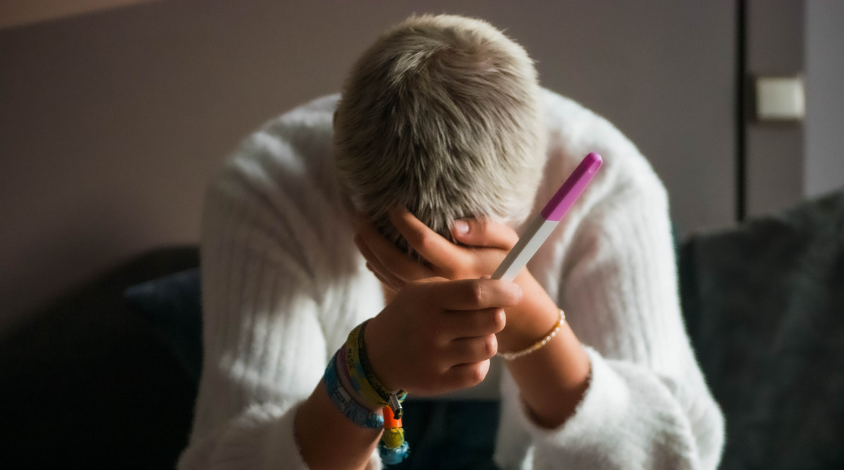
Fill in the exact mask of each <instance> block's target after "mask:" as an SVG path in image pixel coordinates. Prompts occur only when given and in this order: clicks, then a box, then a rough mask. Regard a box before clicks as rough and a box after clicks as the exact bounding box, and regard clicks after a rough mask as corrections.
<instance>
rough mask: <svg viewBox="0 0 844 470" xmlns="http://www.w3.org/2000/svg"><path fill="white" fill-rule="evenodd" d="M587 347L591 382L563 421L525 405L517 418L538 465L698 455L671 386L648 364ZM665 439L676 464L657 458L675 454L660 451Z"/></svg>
mask: <svg viewBox="0 0 844 470" xmlns="http://www.w3.org/2000/svg"><path fill="white" fill-rule="evenodd" d="M586 352H587V354H588V355H589V358H590V360H591V362H592V377H591V381H590V384H589V388H588V389H587V391H586V394H585V395H584V397H583V400H582V401H581V402H580V404H579V405H578V406H577V408H576V410H575V413H574V415H572V417H571V418H569V419H568V421H566V422H565V423H564V424H563V425H562V426H560V427H559V428H556V429H547V428H543V427H540V426H538V425H537V424H535V423H534V422H533V421H532V420H531V419H530V414H529V413H530V412H529V410H527V408H526V407H525V406H524V404H522V406H521V412H520V413H519V418H518V419H519V421H520V424H521V425H522V426H523V427H524V429H525V430H527V432H528V433H529V434H530V436H531V440H532V442H533V443H534V445H535V449H534V458H535V465H534V470H540V469H544V468H552V467H551V466H552V463H553V468H601V469H603V468H607V469H621V468H683V467H685V465H684V464H683V463H682V462H683V461H686V462H688V460H687V459H688V458H689V457H691V459H692V460H694V458H695V457H694V454H695V452H694V449H692V448H689V444H690V443H691V441H692V436H691V432H690V429H689V428H688V425H687V424H686V423H684V420H683V419H682V418H681V417H682V412H681V410H680V409H679V407H678V406H677V404H676V402H675V401H674V399H673V398H672V396H671V394H670V393H669V392H668V390H667V388H666V387H664V386H663V385H662V384H661V383H660V382H659V381H658V380H657V379H656V378H655V377H654V376H653V375H651V374H648V373H647V372H646V371H644V370H639V368H636V367H635V366H632V365H626V364H622V363H618V362H615V361H607V360H605V359H604V358H603V357H601V355H600V354H598V353H597V352H595V351H594V350H592V349H591V348H586ZM610 362H612V365H611V364H610ZM616 366H619V367H616ZM672 436H677V437H680V436H682V437H680V439H676V440H675V439H673V438H672ZM667 441H675V442H667ZM666 445H668V446H670V447H671V448H672V450H673V451H674V452H676V454H674V457H677V458H678V459H677V460H678V461H676V462H675V463H677V464H678V466H676V467H672V466H671V465H670V462H664V461H663V462H656V461H655V460H659V459H660V456H661V457H662V458H666V457H667V458H668V459H669V460H674V457H671V456H670V454H665V453H662V452H658V451H657V447H663V446H666ZM666 464H669V465H668V466H666Z"/></svg>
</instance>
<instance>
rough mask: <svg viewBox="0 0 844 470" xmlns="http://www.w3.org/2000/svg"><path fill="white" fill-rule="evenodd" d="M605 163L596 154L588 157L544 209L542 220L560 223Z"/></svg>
mask: <svg viewBox="0 0 844 470" xmlns="http://www.w3.org/2000/svg"><path fill="white" fill-rule="evenodd" d="M603 162H604V159H603V158H601V156H600V155H598V154H597V153H595V152H592V153H590V154H589V155H587V156H586V157H585V158H584V159H583V161H581V162H580V164H579V165H577V168H575V169H574V171H573V172H572V173H571V176H569V178H568V179H567V180H566V182H565V183H563V185H562V186H560V189H558V190H557V193H556V194H554V197H552V198H551V200H550V201H548V204H546V205H545V207H544V208H543V209H542V218H543V219H545V220H552V221H554V222H559V221H560V219H562V218H563V216H564V215H566V212H568V211H569V209H571V206H573V205H574V202H575V201H577V198H578V197H580V193H582V192H583V190H584V189H586V185H587V184H589V182H590V181H592V177H593V176H595V172H597V171H598V168H600V167H601V164H602V163H603Z"/></svg>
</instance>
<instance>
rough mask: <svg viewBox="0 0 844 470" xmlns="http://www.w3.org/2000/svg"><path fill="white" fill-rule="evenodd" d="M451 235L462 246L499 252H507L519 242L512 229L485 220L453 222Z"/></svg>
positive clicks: (459, 220)
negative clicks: (492, 249)
mask: <svg viewBox="0 0 844 470" xmlns="http://www.w3.org/2000/svg"><path fill="white" fill-rule="evenodd" d="M451 233H452V235H453V236H454V238H455V240H457V241H459V242H461V243H463V244H466V245H469V246H480V247H485V248H498V249H501V250H509V249H511V248H513V246H514V245H515V244H516V242H517V241H519V236H518V235H517V234H516V232H515V231H514V230H513V229H512V228H510V227H509V226H507V225H505V224H502V223H500V222H495V221H493V220H490V219H486V218H484V219H458V220H455V221H454V223H453V224H452V227H451Z"/></svg>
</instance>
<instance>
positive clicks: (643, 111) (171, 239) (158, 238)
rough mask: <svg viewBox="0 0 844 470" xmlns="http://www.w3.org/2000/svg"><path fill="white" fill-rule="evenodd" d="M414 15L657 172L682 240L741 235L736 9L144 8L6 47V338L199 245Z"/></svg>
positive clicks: (608, 4)
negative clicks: (242, 165)
mask: <svg viewBox="0 0 844 470" xmlns="http://www.w3.org/2000/svg"><path fill="white" fill-rule="evenodd" d="M412 12H435V13H437V12H451V13H463V14H469V15H474V16H478V17H481V18H485V19H488V20H489V21H491V22H492V23H493V24H495V25H497V26H498V27H501V28H505V29H506V32H507V34H509V35H510V36H511V37H513V38H515V39H516V40H517V41H519V42H521V43H522V44H523V45H524V46H525V47H526V48H527V50H528V52H529V53H530V54H531V55H532V56H533V57H534V58H535V59H536V60H537V61H538V65H537V66H538V69H539V73H540V79H541V81H542V83H543V84H544V85H545V86H547V87H549V88H551V89H554V90H557V91H559V92H561V93H563V94H566V95H568V96H571V97H573V98H575V99H576V100H579V101H581V102H582V103H583V104H584V105H586V106H588V107H591V108H593V109H594V110H595V111H597V112H598V113H601V114H603V115H605V116H606V117H608V118H609V119H610V120H611V121H613V122H614V123H615V124H616V125H617V126H618V127H619V128H620V129H621V130H622V131H623V132H625V133H626V134H627V135H629V136H630V137H631V138H632V139H633V141H634V142H635V143H636V144H637V145H638V146H639V147H640V148H641V149H642V151H643V152H644V154H645V155H646V156H648V157H649V158H650V159H651V161H652V163H653V165H654V167H655V168H656V170H657V172H658V173H659V174H660V176H661V177H662V178H663V180H664V181H665V184H666V186H667V187H668V190H669V194H670V196H671V205H672V213H673V216H674V218H675V220H676V221H677V223H678V225H679V227H680V229H681V230H682V231H683V232H688V231H690V230H693V229H696V228H700V227H705V226H711V225H725V224H729V223H731V221H732V220H733V215H734V171H733V168H734V155H735V152H734V150H735V149H734V144H735V132H734V129H733V127H734V116H733V114H734V113H733V111H734V68H735V64H734V62H735V54H734V52H735V51H734V48H735V38H734V31H735V7H734V4H733V2H731V1H727V0H718V1H706V2H699V1H691V2H676V1H672V0H637V1H635V2H618V1H613V0H569V1H565V2H558V1H550V0H549V1H539V0H532V1H506V2H505V1H486V2H476V1H469V0H460V1H446V0H436V1H435V0H426V1H417V2H412V3H410V2H399V1H393V0H371V1H366V2H351V1H341V0H336V1H301V2H289V1H269V0H240V1H234V0H230V1H218V0H201V1H200V0H183V1H165V2H150V3H141V4H137V5H134V6H131V7H125V8H116V9H109V10H105V11H99V12H96V13H93V14H87V15H81V16H74V17H72V18H66V19H62V20H57V21H48V22H42V23H38V24H33V25H29V26H22V27H13V28H7V29H3V30H0V332H2V330H3V329H4V327H6V326H7V325H10V324H11V323H12V321H14V320H15V319H18V318H22V317H23V316H24V315H25V313H26V312H29V311H31V310H32V308H34V307H36V306H38V305H41V304H44V303H45V302H47V301H49V300H50V299H52V298H54V297H55V296H56V295H59V294H60V293H62V292H65V291H66V290H67V289H68V288H70V287H72V286H76V285H80V284H81V283H84V282H85V281H86V280H87V279H89V278H90V277H91V276H93V275H95V274H96V273H100V272H102V271H103V270H104V269H106V268H108V267H110V266H113V265H115V264H118V263H120V262H123V261H124V260H126V259H127V257H129V256H132V255H135V254H138V253H141V252H143V251H146V250H148V249H150V248H151V247H155V246H160V245H166V244H174V243H195V242H196V241H197V237H198V228H199V221H200V216H201V203H202V196H203V192H204V188H205V185H206V184H207V182H208V180H209V179H210V178H212V177H213V175H214V174H215V173H216V171H217V170H218V168H219V167H220V164H221V162H222V161H223V159H224V157H225V156H226V155H227V154H228V153H229V152H230V151H231V149H232V148H233V147H234V146H235V145H236V144H237V142H238V141H239V140H240V139H241V138H242V137H243V136H245V135H246V134H247V133H248V132H250V131H251V130H253V129H255V128H256V127H257V126H259V125H260V124H261V123H262V122H263V121H265V120H266V119H268V118H270V117H272V116H274V115H276V114H279V113H281V112H282V111H284V110H287V109H290V108H291V107H293V106H295V105H297V104H299V103H302V102H304V101H307V100H309V99H311V98H314V97H316V96H320V95H323V94H327V93H332V92H335V91H337V90H338V89H339V87H340V84H341V81H342V79H343V77H344V75H345V73H346V70H347V69H348V68H349V66H350V64H351V63H352V61H353V60H354V59H355V57H357V55H358V54H360V53H361V52H362V51H363V50H364V48H365V47H367V46H368V45H369V44H370V43H371V42H372V41H373V39H374V38H375V37H376V35H377V34H378V32H379V31H381V30H383V29H384V28H386V27H387V26H389V25H390V24H393V23H396V22H398V21H400V20H402V19H403V18H405V17H407V16H408V15H409V14H411V13H412Z"/></svg>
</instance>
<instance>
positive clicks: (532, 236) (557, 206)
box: [492, 152, 604, 281]
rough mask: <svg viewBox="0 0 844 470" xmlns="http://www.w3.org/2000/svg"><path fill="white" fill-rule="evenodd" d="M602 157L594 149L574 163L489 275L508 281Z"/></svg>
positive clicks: (588, 178)
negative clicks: (553, 192)
mask: <svg viewBox="0 0 844 470" xmlns="http://www.w3.org/2000/svg"><path fill="white" fill-rule="evenodd" d="M603 162H604V160H603V159H602V158H601V156H600V155H598V154H597V153H594V152H592V153H590V154H589V155H587V156H586V157H585V158H584V159H583V161H581V162H580V164H579V165H577V168H575V169H574V171H573V172H572V174H571V176H569V178H568V179H567V180H566V182H565V183H563V185H562V186H560V189H558V190H557V193H556V194H554V197H552V198H551V200H550V201H548V204H546V205H545V208H543V209H542V212H540V214H539V215H538V216H537V217H536V219H534V220H533V222H531V223H530V225H528V227H527V230H525V233H523V234H522V236H521V238H519V241H518V242H517V243H516V246H514V247H513V249H512V250H510V253H508V254H507V257H506V258H504V261H502V262H501V265H499V266H498V269H496V270H495V272H494V273H493V274H492V278H493V279H504V280H505V281H512V280H513V279H515V278H516V275H517V274H519V271H521V270H522V268H524V267H525V266H526V265H527V263H528V261H530V259H531V258H533V255H534V254H536V251H537V250H539V247H540V246H542V244H543V243H545V240H546V239H547V238H548V235H551V232H552V231H553V230H554V227H556V226H557V224H558V223H559V222H560V220H561V219H562V218H563V216H565V215H566V213H567V212H568V211H569V209H571V206H573V205H574V202H575V201H577V198H578V197H579V196H580V193H582V192H583V190H584V189H585V188H586V185H588V184H589V182H590V181H592V177H593V176H595V172H597V171H598V168H600V167H601V164H602V163H603Z"/></svg>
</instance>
